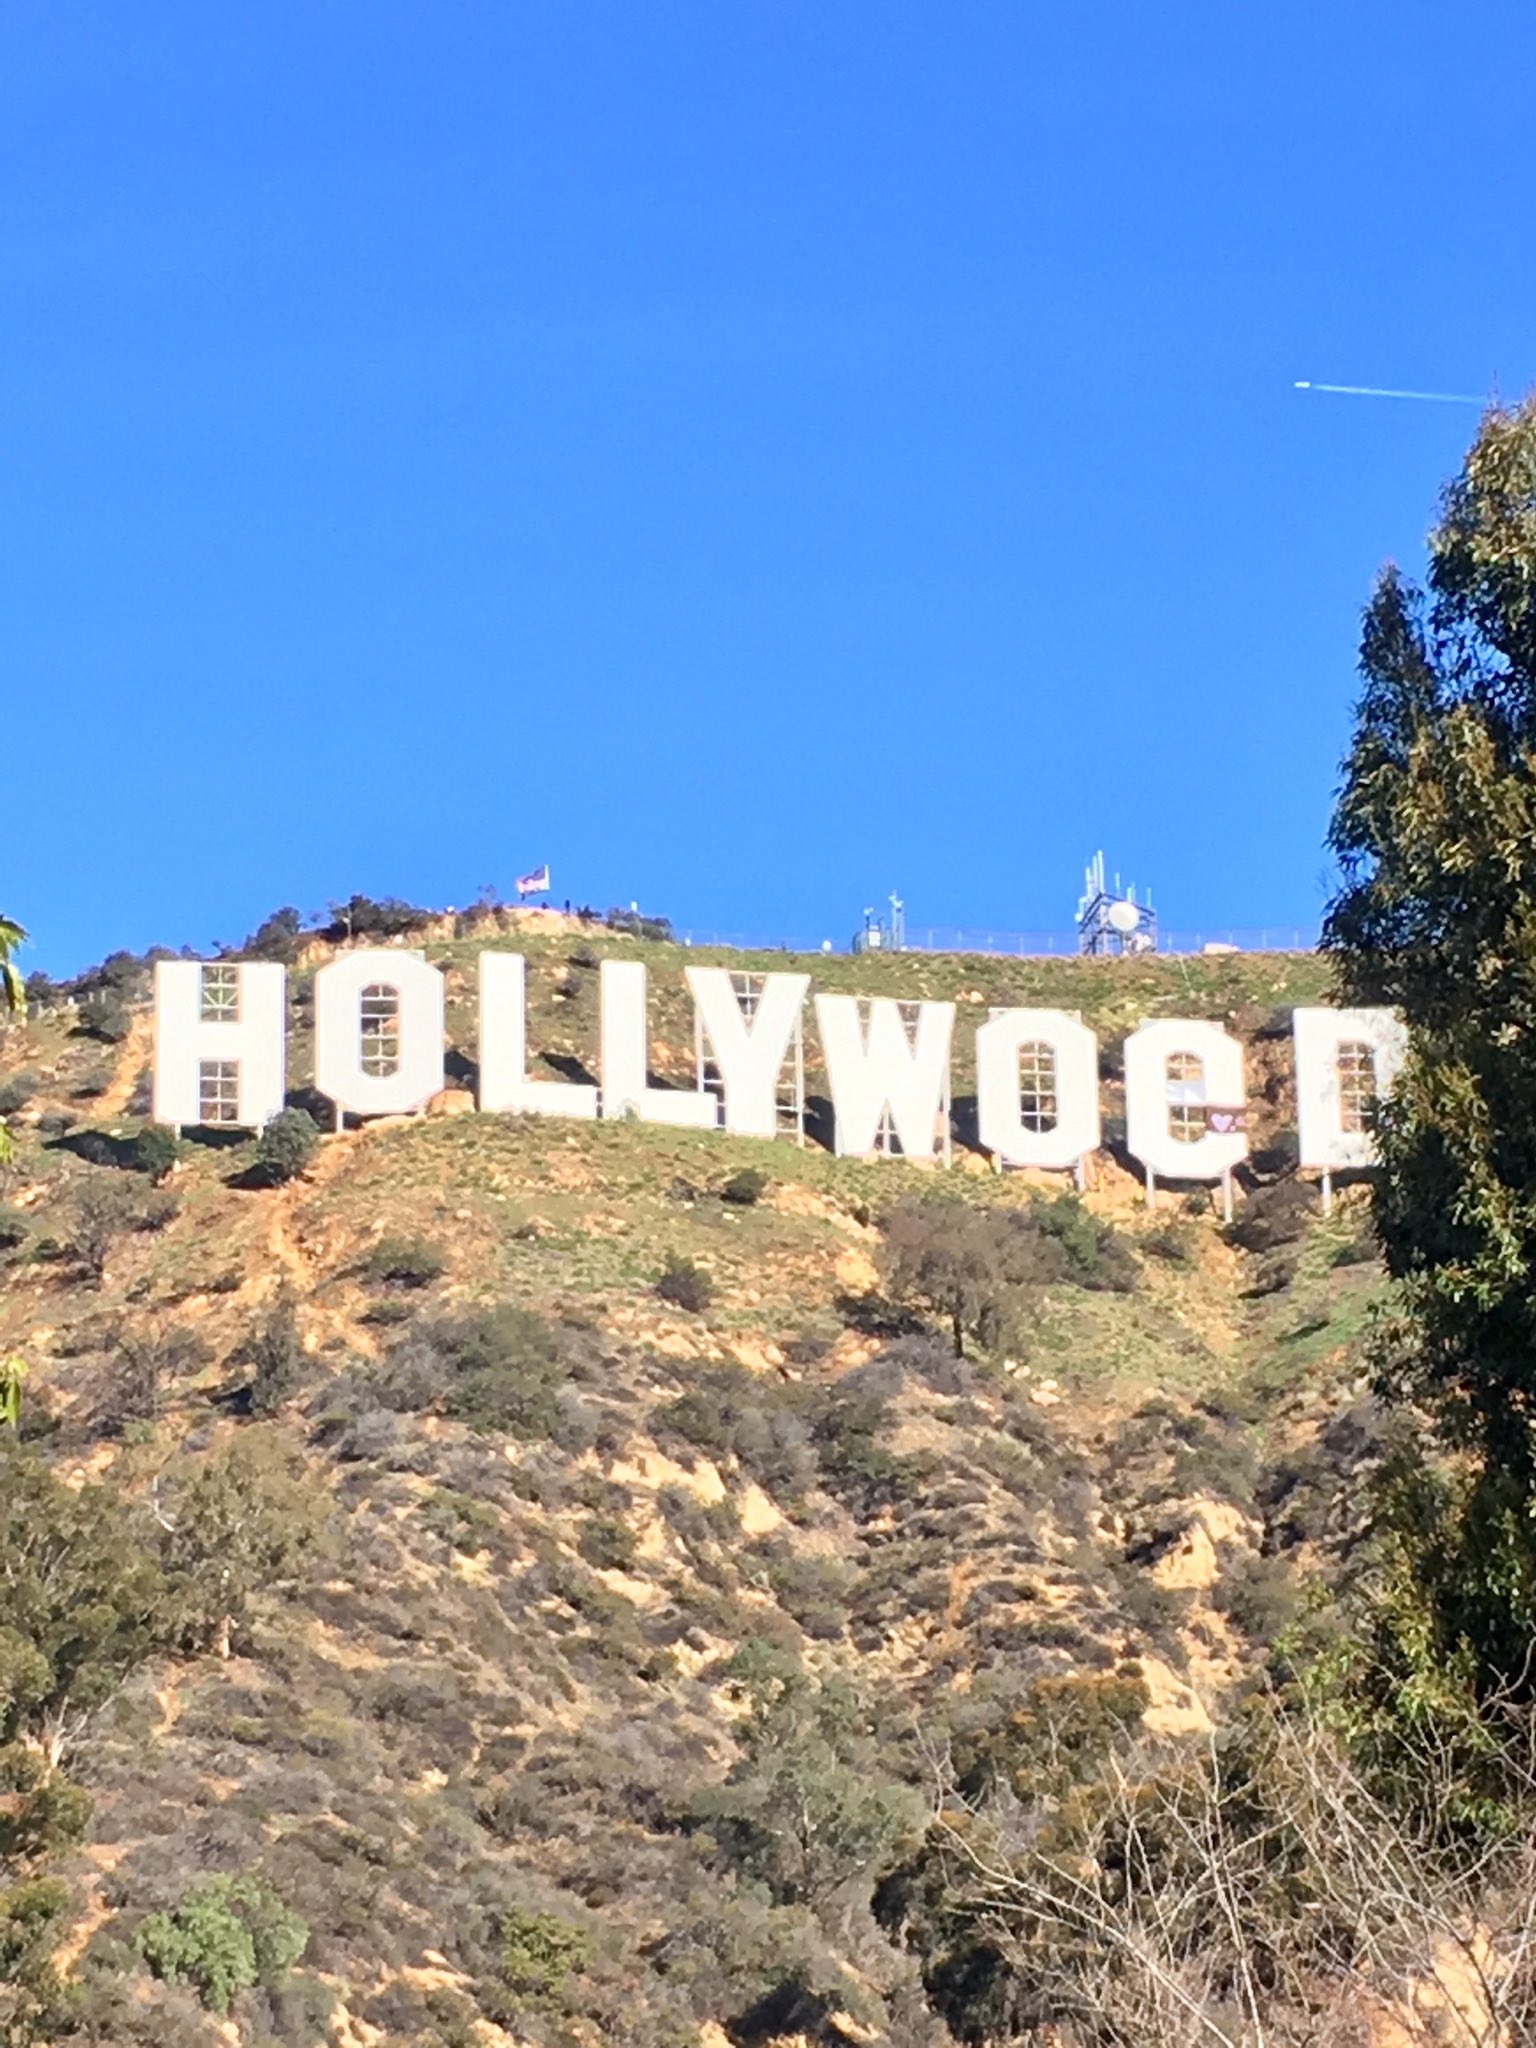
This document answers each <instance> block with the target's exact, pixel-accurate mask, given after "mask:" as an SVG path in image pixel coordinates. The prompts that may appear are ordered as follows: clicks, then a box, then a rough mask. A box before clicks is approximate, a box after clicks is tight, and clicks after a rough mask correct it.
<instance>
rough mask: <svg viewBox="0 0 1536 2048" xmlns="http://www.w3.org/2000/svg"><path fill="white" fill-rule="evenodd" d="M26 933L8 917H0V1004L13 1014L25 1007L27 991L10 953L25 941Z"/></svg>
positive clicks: (15, 1014) (20, 1012)
mask: <svg viewBox="0 0 1536 2048" xmlns="http://www.w3.org/2000/svg"><path fill="white" fill-rule="evenodd" d="M26 937H27V935H26V933H25V932H24V931H23V930H22V928H21V926H20V925H19V924H17V923H15V922H14V920H13V919H11V918H9V917H0V1004H3V1005H4V1007H5V1008H6V1009H7V1010H9V1011H10V1012H11V1013H12V1014H13V1015H14V1016H18V1017H19V1016H20V1015H21V1014H22V1013H23V1011H25V1009H26V1007H27V991H26V986H25V984H24V983H23V981H22V978H21V972H20V970H19V969H18V967H17V966H16V963H15V961H14V960H12V958H11V955H12V954H13V953H14V952H15V950H16V948H17V947H18V946H21V945H24V944H25V943H26Z"/></svg>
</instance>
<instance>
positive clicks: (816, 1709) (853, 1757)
mask: <svg viewBox="0 0 1536 2048" xmlns="http://www.w3.org/2000/svg"><path fill="white" fill-rule="evenodd" d="M727 1676H728V1677H729V1678H730V1679H732V1680H733V1681H734V1682H735V1684H736V1685H737V1686H738V1687H739V1688H740V1691H741V1693H742V1696H743V1697H744V1699H745V1700H746V1702H747V1708H748V1711H747V1717H746V1720H745V1721H744V1722H743V1724H742V1726H741V1729H740V1731H739V1737H740V1741H741V1746H742V1755H741V1757H740V1759H739V1760H738V1762H737V1763H736V1764H735V1765H734V1766H733V1767H732V1769H731V1771H730V1773H729V1775H728V1776H727V1778H726V1780H725V1782H724V1784H722V1785H718V1786H715V1787H713V1788H711V1789H710V1790H709V1791H708V1792H705V1793H703V1794H701V1795H699V1797H698V1798H697V1799H696V1800H695V1802H694V1805H695V1811H696V1813H697V1814H698V1815H699V1817H700V1818H701V1819H704V1820H707V1821H708V1822H709V1823H710V1824H711V1826H712V1828H713V1831H714V1833H715V1834H716V1836H717V1838H718V1839H719V1840H720V1841H721V1843H722V1846H724V1847H725V1848H727V1850H728V1851H729V1853H730V1854H731V1856H732V1858H733V1860H734V1861H735V1862H737V1863H738V1864H739V1865H740V1866H741V1868H742V1869H743V1870H744V1871H746V1872H747V1873H748V1874H749V1875H751V1876H753V1877H756V1878H760V1879H761V1880H762V1881H763V1882H764V1883H765V1884H766V1885H767V1886H768V1888H769V1891H770V1892H771V1893H772V1895H773V1897H774V1899H775V1900H776V1901H777V1902H778V1903H779V1904H781V1905H807V1906H811V1907H815V1906H819V1905H821V1904H822V1903H824V1902H825V1901H826V1900H827V1899H829V1898H830V1897H831V1896H832V1894H833V1893H834V1892H836V1891H837V1890H838V1889H839V1888H840V1887H841V1886H843V1885H845V1884H848V1883H850V1882H852V1880H854V1879H855V1878H862V1879H863V1880H864V1881H865V1882H866V1884H867V1885H868V1886H871V1887H872V1886H873V1884H874V1881H875V1879H876V1877H877V1876H878V1875H879V1874H880V1872H881V1870H882V1869H883V1867H884V1866H885V1864H886V1863H887V1862H888V1861H889V1860H890V1859H891V1858H892V1856H893V1855H894V1854H895V1852H896V1850H897V1848H898V1847H899V1846H900V1845H901V1844H903V1843H904V1842H908V1841H910V1840H913V1839H915V1837H916V1834H917V1831H918V1828H919V1826H920V1824H921V1815H922V1806H921V1801H920V1799H919V1798H918V1796H917V1794H916V1793H914V1792H913V1791H912V1790H911V1788H910V1787H908V1786H905V1785H899V1784H895V1783H893V1782H892V1781H891V1780H890V1779H889V1778H888V1777H885V1776H884V1775H883V1773H882V1772H881V1769H880V1760H879V1752H878V1749H877V1746H876V1743H875V1741H874V1738H873V1735H872V1734H871V1732H870V1730H869V1728H868V1726H867V1721H866V1716H865V1714H864V1712H863V1709H862V1708H861V1706H860V1703H859V1701H858V1699H857V1697H856V1696H855V1695H854V1693H853V1692H852V1691H851V1690H850V1689H849V1688H848V1687H847V1686H845V1685H842V1684H840V1683H838V1682H835V1681H833V1680H830V1679H829V1680H826V1681H823V1682H821V1683H819V1684H818V1683H817V1682H816V1681H815V1680H813V1679H812V1678H811V1677H810V1676H809V1675H808V1674H807V1673H806V1672H805V1671H803V1670H802V1669H801V1667H800V1666H799V1664H798V1663H796V1662H795V1660H794V1659H793V1658H792V1657H789V1656H787V1655H786V1654H785V1653H784V1652H782V1651H780V1650H776V1649H774V1648H772V1647H771V1646H770V1645H769V1644H767V1643H763V1642H761V1641H753V1642H748V1643H745V1644H743V1646H742V1648H741V1649H740V1650H738V1651H737V1653H736V1655H735V1656H734V1657H733V1658H732V1659H731V1662H730V1664H729V1665H728V1667H727Z"/></svg>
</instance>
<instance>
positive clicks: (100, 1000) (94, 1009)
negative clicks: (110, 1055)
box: [75, 989, 133, 1045]
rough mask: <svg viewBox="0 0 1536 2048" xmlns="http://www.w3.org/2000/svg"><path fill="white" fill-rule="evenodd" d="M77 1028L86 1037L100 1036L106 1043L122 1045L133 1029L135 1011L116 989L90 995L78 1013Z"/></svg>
mask: <svg viewBox="0 0 1536 2048" xmlns="http://www.w3.org/2000/svg"><path fill="white" fill-rule="evenodd" d="M77 1015H78V1021H77V1023H76V1025H75V1029H76V1030H77V1031H78V1032H79V1033H80V1034H81V1036H82V1037H85V1038H99V1039H100V1040H101V1041H102V1043H103V1044H105V1045H121V1044H122V1042H123V1040H124V1039H125V1038H126V1037H127V1036H128V1033H129V1032H130V1031H131V1030H132V1029H133V1012H132V1010H130V1009H129V1007H128V1004H127V1003H126V1002H125V1001H124V999H123V997H122V996H121V995H119V994H118V993H117V992H116V991H115V990H112V989H106V990H103V991H102V992H101V993H99V994H92V995H90V996H88V997H87V998H86V999H85V1001H84V1002H82V1003H81V1005H80V1008H79V1011H78V1013H77Z"/></svg>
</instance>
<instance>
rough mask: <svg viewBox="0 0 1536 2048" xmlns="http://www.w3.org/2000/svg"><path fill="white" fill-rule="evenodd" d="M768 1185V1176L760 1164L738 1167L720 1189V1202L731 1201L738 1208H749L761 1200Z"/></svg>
mask: <svg viewBox="0 0 1536 2048" xmlns="http://www.w3.org/2000/svg"><path fill="white" fill-rule="evenodd" d="M767 1185H768V1176H767V1174H766V1173H764V1172H763V1170H762V1168H761V1167H760V1166H742V1167H738V1169H737V1170H736V1172H735V1173H733V1174H732V1175H731V1177H730V1179H729V1180H728V1181H727V1182H726V1183H725V1186H724V1187H723V1188H721V1190H720V1199H721V1201H722V1202H730V1203H733V1204H734V1205H735V1206H736V1207H737V1208H739V1209H750V1208H751V1207H752V1206H753V1204H754V1203H755V1202H759V1201H761V1200H762V1197H763V1191H764V1189H765V1188H766V1187H767Z"/></svg>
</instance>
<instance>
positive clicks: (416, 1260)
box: [363, 1237, 445, 1288]
mask: <svg viewBox="0 0 1536 2048" xmlns="http://www.w3.org/2000/svg"><path fill="white" fill-rule="evenodd" d="M444 1264H445V1261H444V1259H443V1255H442V1253H441V1252H440V1251H439V1250H438V1249H437V1247H436V1246H435V1245H430V1244H426V1243H424V1242H423V1241H422V1239H420V1238H419V1237H382V1238H380V1239H379V1242H378V1243H377V1244H376V1245H375V1246H374V1247H373V1249H372V1251H370V1252H369V1254H368V1256H367V1257H366V1258H365V1259H364V1261H363V1272H364V1273H365V1275H366V1276H367V1278H368V1279H370V1280H376V1281H378V1282H380V1283H381V1284H382V1285H383V1286H385V1287H401V1288H408V1287H426V1286H428V1285H430V1283H431V1282H432V1281H434V1280H439V1279H441V1278H442V1275H443V1268H444Z"/></svg>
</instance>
